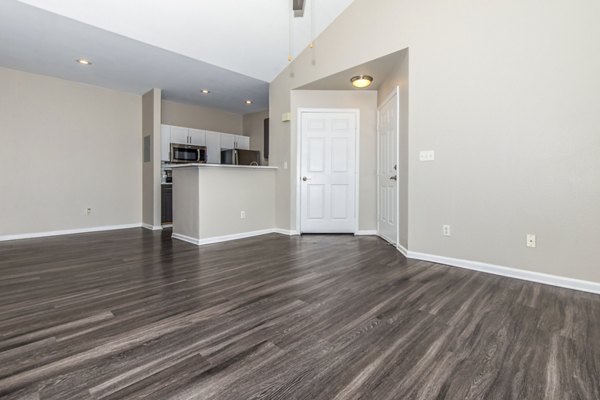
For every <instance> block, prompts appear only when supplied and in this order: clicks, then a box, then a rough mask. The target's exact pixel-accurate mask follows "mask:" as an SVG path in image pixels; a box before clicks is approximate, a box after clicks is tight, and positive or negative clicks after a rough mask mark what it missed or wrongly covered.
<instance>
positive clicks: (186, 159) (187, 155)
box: [171, 143, 206, 164]
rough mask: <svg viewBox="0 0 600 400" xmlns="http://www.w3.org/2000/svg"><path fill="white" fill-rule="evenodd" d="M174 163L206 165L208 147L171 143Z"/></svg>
mask: <svg viewBox="0 0 600 400" xmlns="http://www.w3.org/2000/svg"><path fill="white" fill-rule="evenodd" d="M171 162H172V163H198V164H204V163H206V146H196V145H192V144H180V143H171Z"/></svg>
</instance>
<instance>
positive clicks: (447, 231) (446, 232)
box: [442, 225, 450, 236]
mask: <svg viewBox="0 0 600 400" xmlns="http://www.w3.org/2000/svg"><path fill="white" fill-rule="evenodd" d="M442 235H444V236H450V225H442Z"/></svg>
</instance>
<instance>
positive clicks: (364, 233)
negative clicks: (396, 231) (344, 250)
mask: <svg viewBox="0 0 600 400" xmlns="http://www.w3.org/2000/svg"><path fill="white" fill-rule="evenodd" d="M354 236H377V231H356V232H355V233H354Z"/></svg>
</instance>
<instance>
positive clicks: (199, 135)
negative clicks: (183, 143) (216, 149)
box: [189, 128, 206, 146]
mask: <svg viewBox="0 0 600 400" xmlns="http://www.w3.org/2000/svg"><path fill="white" fill-rule="evenodd" d="M189 136H190V139H189V143H190V144H193V145H196V146H206V131H203V130H200V129H193V128H190V132H189Z"/></svg>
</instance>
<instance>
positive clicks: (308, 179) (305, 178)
mask: <svg viewBox="0 0 600 400" xmlns="http://www.w3.org/2000/svg"><path fill="white" fill-rule="evenodd" d="M302 180H303V181H304V182H306V181H310V178H307V177H306V176H303V177H302Z"/></svg>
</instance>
